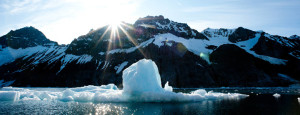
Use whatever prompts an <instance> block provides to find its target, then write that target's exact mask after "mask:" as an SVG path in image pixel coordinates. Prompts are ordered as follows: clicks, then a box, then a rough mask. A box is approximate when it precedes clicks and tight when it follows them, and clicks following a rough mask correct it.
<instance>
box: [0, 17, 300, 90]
mask: <svg viewBox="0 0 300 115" xmlns="http://www.w3.org/2000/svg"><path fill="white" fill-rule="evenodd" d="M121 27H122V28H121ZM121 27H120V28H118V31H119V34H120V35H119V36H120V37H116V38H114V39H112V38H111V36H110V32H111V30H109V26H104V27H102V28H99V29H96V30H92V31H90V32H89V33H87V34H86V35H82V36H79V37H78V38H77V39H74V40H73V41H72V42H71V43H70V44H68V45H66V46H62V45H58V44H57V43H56V42H52V41H50V40H49V41H48V42H45V43H44V44H43V43H41V44H38V45H28V46H29V47H22V46H19V47H10V46H9V45H7V47H3V46H5V44H4V45H3V43H2V44H1V45H2V47H1V50H0V54H1V55H0V59H2V61H1V63H0V73H1V75H0V76H3V77H2V78H0V80H1V79H3V80H4V81H14V82H13V83H12V84H11V85H13V86H38V87H43V86H45V87H48V86H56V87H57V86H60V87H66V86H67V87H75V86H83V85H90V84H92V85H101V84H108V83H115V84H117V85H121V84H122V83H121V82H122V80H121V77H120V76H121V75H122V73H121V71H122V70H123V69H124V68H126V67H128V66H129V65H130V64H132V63H134V62H136V61H138V60H139V59H143V58H147V59H152V60H153V61H155V62H156V63H157V65H158V68H159V71H160V74H161V76H162V83H163V84H164V83H165V82H167V81H169V83H170V85H172V86H175V87H179V88H180V87H222V86H288V85H291V84H294V83H298V80H300V78H299V77H298V76H299V73H298V72H297V70H300V66H299V65H300V64H299V63H300V61H299V60H300V59H299V57H300V55H299V53H300V51H299V49H300V48H299V44H300V42H299V41H300V39H299V36H297V35H294V36H291V37H289V38H287V37H281V36H276V35H269V34H267V33H265V32H262V31H252V30H249V29H246V28H243V27H239V28H236V29H223V28H220V29H210V28H207V29H205V30H203V31H202V32H198V31H197V30H194V29H191V28H190V27H189V26H188V25H187V24H185V23H178V22H174V21H171V20H169V19H167V18H164V17H163V16H147V17H145V18H140V19H139V20H138V21H137V22H136V23H134V24H126V25H121ZM124 30H126V32H124ZM16 31H17V30H16ZM104 33H108V34H106V35H105V34H104ZM22 35H23V34H21V35H20V36H22ZM128 35H129V36H128ZM4 36H7V35H4ZM203 36H204V37H203ZM0 38H1V39H3V38H4V37H3V36H2V37H0ZM1 39H0V41H1ZM46 39H47V38H46ZM46 41H47V40H46ZM133 42H134V43H133ZM0 43H1V42H0ZM48 43H52V44H51V45H47V44H48ZM55 43H56V44H55ZM120 44H122V45H120ZM11 52H14V53H11ZM228 56H229V57H228ZM218 57H222V58H218ZM231 57H235V58H231ZM241 57H243V59H240V58H241ZM224 59H225V60H224ZM246 60H247V61H246ZM248 61H249V62H251V63H248ZM226 62H231V63H226ZM236 63H237V64H236ZM238 63H240V64H238ZM247 65H249V66H247ZM234 71H236V73H232V72H234ZM239 71H242V72H239ZM253 73H257V74H253ZM282 75H284V76H288V77H282ZM238 81H239V82H238Z"/></svg>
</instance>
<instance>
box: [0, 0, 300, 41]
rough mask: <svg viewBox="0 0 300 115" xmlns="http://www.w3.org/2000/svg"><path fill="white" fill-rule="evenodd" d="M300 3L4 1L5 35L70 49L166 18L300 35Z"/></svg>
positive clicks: (0, 4)
mask: <svg viewBox="0 0 300 115" xmlns="http://www.w3.org/2000/svg"><path fill="white" fill-rule="evenodd" d="M299 6H300V0H148V1H146V0H0V17H1V18H0V35H1V36H2V35H5V34H6V33H8V32H9V31H10V30H15V29H18V28H22V27H24V26H34V27H36V28H37V29H39V30H41V31H42V32H43V33H44V34H45V35H46V36H47V37H48V38H49V39H51V40H54V41H57V42H58V43H60V44H68V43H70V42H71V41H72V40H73V39H74V38H77V37H78V36H80V35H84V34H86V33H87V32H88V31H89V30H90V29H92V28H93V29H96V28H99V27H101V26H103V25H106V24H109V23H113V22H117V21H125V22H128V23H134V22H135V21H136V20H137V19H138V18H139V17H145V16H147V15H164V16H165V17H167V18H169V19H171V20H173V21H177V22H183V23H187V24H188V25H189V26H191V27H192V28H194V29H197V30H198V31H202V30H203V29H205V28H208V27H210V28H237V27H240V26H242V27H246V28H249V29H252V30H264V31H265V32H267V33H270V34H276V35H282V36H290V35H294V34H297V35H300V7H299Z"/></svg>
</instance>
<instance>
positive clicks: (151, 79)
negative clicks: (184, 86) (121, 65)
mask: <svg viewBox="0 0 300 115" xmlns="http://www.w3.org/2000/svg"><path fill="white" fill-rule="evenodd" d="M122 78H123V90H120V89H118V88H117V86H116V85H114V84H108V85H101V86H91V85H90V86H84V87H77V88H66V89H65V90H64V91H50V90H45V91H41V90H33V89H26V88H15V87H4V88H2V89H0V101H20V100H21V101H23V100H24V101H25V100H59V101H76V102H190V101H191V102H192V101H202V100H207V99H210V100H212V99H240V98H245V97H248V95H244V94H238V93H226V94H225V93H216V92H206V91H205V90H204V89H198V90H196V91H193V92H191V93H181V92H179V93H175V92H173V88H172V87H171V86H169V84H168V82H167V83H166V84H165V86H164V88H163V87H162V85H161V77H160V75H159V72H158V68H157V66H156V64H155V63H154V62H153V61H152V60H147V59H142V60H140V61H138V62H136V63H134V64H132V65H131V66H129V67H128V68H126V69H125V70H124V71H123V75H122Z"/></svg>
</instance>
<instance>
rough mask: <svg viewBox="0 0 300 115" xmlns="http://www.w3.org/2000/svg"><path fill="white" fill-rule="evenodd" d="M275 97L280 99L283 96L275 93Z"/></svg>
mask: <svg viewBox="0 0 300 115" xmlns="http://www.w3.org/2000/svg"><path fill="white" fill-rule="evenodd" d="M273 96H274V97H275V98H279V97H280V96H281V95H280V94H278V93H275V94H273Z"/></svg>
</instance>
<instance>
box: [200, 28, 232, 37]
mask: <svg viewBox="0 0 300 115" xmlns="http://www.w3.org/2000/svg"><path fill="white" fill-rule="evenodd" d="M235 30H236V29H225V28H220V29H211V28H207V29H205V30H203V31H202V32H201V33H203V34H204V35H205V36H206V37H208V38H212V37H228V36H229V35H231V34H232V33H233V32H234V31H235Z"/></svg>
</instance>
